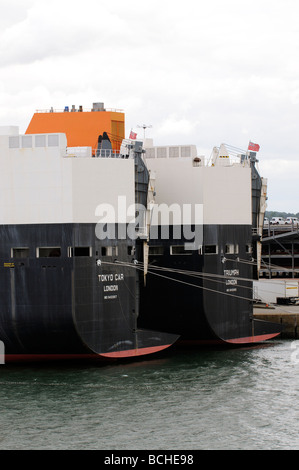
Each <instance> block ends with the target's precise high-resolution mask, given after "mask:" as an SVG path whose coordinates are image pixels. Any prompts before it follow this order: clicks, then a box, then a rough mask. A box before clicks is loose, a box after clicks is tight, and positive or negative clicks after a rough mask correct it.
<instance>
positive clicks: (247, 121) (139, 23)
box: [0, 0, 299, 210]
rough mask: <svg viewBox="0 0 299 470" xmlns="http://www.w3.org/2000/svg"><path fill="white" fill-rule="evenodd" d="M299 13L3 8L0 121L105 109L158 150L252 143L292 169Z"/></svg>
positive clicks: (67, 1) (219, 8) (23, 3)
mask: <svg viewBox="0 0 299 470" xmlns="http://www.w3.org/2000/svg"><path fill="white" fill-rule="evenodd" d="M298 13H299V3H298V2H296V1H295V0H284V1H283V2H281V1H280V0H272V1H270V0H262V1H261V0H250V1H249V0H244V1H243V2H240V1H239V0H227V1H226V2H223V1H222V0H210V1H209V2H206V1H203V0H186V1H185V2H184V4H182V2H181V1H180V2H179V1H178V0H171V1H170V0H163V1H162V2H161V1H158V0H152V1H151V2H140V1H137V0H127V1H126V2H124V1H123V0H114V1H113V2H109V3H108V2H103V1H102V0H85V2H84V4H83V3H82V1H78V0H72V1H71V0H52V1H51V2H46V1H45V0H1V17H0V26H1V30H0V103H1V107H0V124H2V125H7V124H8V122H7V121H9V124H16V125H19V126H20V128H21V130H22V131H24V130H25V129H26V127H27V124H28V122H29V120H30V118H31V115H32V113H33V112H34V111H35V109H38V108H41V109H44V108H50V107H51V106H53V107H54V108H63V107H64V106H65V105H72V104H76V105H83V106H84V107H90V106H91V104H92V102H94V101H103V102H104V103H105V105H106V106H107V107H111V108H114V107H115V108H121V109H124V111H125V112H126V127H127V129H130V128H131V127H132V128H136V126H137V125H138V124H139V125H141V124H143V123H144V122H145V123H146V124H150V125H152V126H153V127H152V128H151V129H149V130H148V131H147V135H148V136H149V137H154V140H155V141H156V143H157V144H166V143H169V144H178V143H180V142H186V141H187V140H188V143H194V144H196V145H197V146H198V148H199V149H200V150H199V152H200V153H201V151H202V150H204V149H212V147H213V146H214V145H219V144H220V143H221V142H227V143H229V144H232V145H235V146H237V147H241V148H244V147H245V148H246V146H247V144H248V141H249V140H253V141H257V142H258V143H259V144H260V146H261V152H260V153H261V155H262V158H263V161H266V162H269V163H270V162H279V161H280V159H281V158H282V157H283V159H284V160H285V161H288V162H292V161H296V160H297V116H298V105H299V64H298V61H297V60H296V58H297V57H298V52H299V50H298V49H299V26H298V24H297V18H298ZM271 168H275V165H272V166H271V165H269V167H267V170H268V171H270V169H271ZM272 174H273V172H272V170H271V175H272ZM273 177H274V176H273ZM275 191H277V192H278V191H279V189H278V187H277V188H276V189H275ZM294 191H295V189H294ZM272 194H274V193H272ZM294 194H295V192H294ZM293 199H294V200H295V197H294V198H293ZM286 204H287V202H286ZM298 210H299V209H298Z"/></svg>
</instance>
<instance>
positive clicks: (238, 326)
mask: <svg viewBox="0 0 299 470" xmlns="http://www.w3.org/2000/svg"><path fill="white" fill-rule="evenodd" d="M160 230H161V228H160ZM161 232H162V230H161ZM182 233H183V230H182ZM227 240H229V241H230V244H229V247H228V246H227V245H226V243H227ZM203 241H204V242H203V246H202V247H200V249H199V250H188V249H187V250H186V249H185V248H184V243H187V242H188V241H187V240H176V239H175V238H174V237H173V236H172V235H171V234H170V239H169V240H163V239H162V238H159V239H156V240H153V239H151V241H150V255H149V270H148V275H147V277H146V284H145V285H144V286H143V289H142V294H141V299H142V302H141V308H140V311H141V313H140V325H141V326H142V327H144V328H153V329H158V330H159V331H165V332H168V333H172V334H177V335H179V336H180V339H179V342H180V343H185V344H231V345H233V344H248V343H256V342H259V341H264V340H267V339H271V338H273V337H275V336H277V335H279V334H280V332H281V325H279V324H273V323H269V322H263V321H258V320H255V319H254V318H253V301H252V278H253V272H252V271H253V269H254V268H253V265H252V262H251V260H252V253H251V251H252V238H251V226H235V225H234V226H232V225H217V226H215V225H206V226H204V227H203ZM186 246H188V245H186ZM230 250H231V253H229V251H230Z"/></svg>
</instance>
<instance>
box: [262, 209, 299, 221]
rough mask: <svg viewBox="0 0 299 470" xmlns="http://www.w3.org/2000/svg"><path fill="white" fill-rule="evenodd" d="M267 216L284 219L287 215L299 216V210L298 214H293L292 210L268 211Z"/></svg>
mask: <svg viewBox="0 0 299 470" xmlns="http://www.w3.org/2000/svg"><path fill="white" fill-rule="evenodd" d="M265 217H268V219H269V220H270V219H272V217H283V218H284V219H286V218H287V217H298V218H299V212H297V214H293V213H292V212H278V211H266V212H265Z"/></svg>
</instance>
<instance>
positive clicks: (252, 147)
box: [248, 142, 260, 152]
mask: <svg viewBox="0 0 299 470" xmlns="http://www.w3.org/2000/svg"><path fill="white" fill-rule="evenodd" d="M259 149H260V146H259V144H255V143H253V142H249V145H248V150H253V152H258V151H259Z"/></svg>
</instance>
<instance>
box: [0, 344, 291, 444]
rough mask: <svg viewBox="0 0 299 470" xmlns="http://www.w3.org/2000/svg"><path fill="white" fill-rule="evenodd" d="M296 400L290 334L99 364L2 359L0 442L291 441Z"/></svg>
mask: <svg viewBox="0 0 299 470" xmlns="http://www.w3.org/2000/svg"><path fill="white" fill-rule="evenodd" d="M297 351H298V355H297ZM297 356H298V357H297ZM298 398H299V341H291V340H275V341H272V342H270V343H267V344H264V345H260V346H257V347H253V348H242V349H231V350H203V351H194V350H193V351H176V350H168V351H167V352H166V353H164V354H163V355H161V356H157V357H155V356H151V357H148V358H147V359H145V360H142V361H138V362H135V363H122V364H114V365H105V366H103V365H95V364H77V365H76V364H65V363H64V364H39V365H35V366H34V365H22V366H16V365H14V366H12V365H8V364H4V365H1V366H0V420H1V425H0V449H9V450H12V449H15V450H23V449H26V450H29V449H30V450H31V449H53V450H54V449H58V450H59V449H78V450H81V449H82V450H83V449H99V450H115V451H116V450H144V449H145V450H146V449H156V450H175V449H180V450H202V449H207V450H208V449H211V450H215V449H224V450H226V449H242V450H246V449H251V450H254V449H273V450H274V449H275V450H278V449H284V450H285V449H298V448H299V433H298V423H299V408H298Z"/></svg>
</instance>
